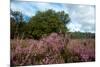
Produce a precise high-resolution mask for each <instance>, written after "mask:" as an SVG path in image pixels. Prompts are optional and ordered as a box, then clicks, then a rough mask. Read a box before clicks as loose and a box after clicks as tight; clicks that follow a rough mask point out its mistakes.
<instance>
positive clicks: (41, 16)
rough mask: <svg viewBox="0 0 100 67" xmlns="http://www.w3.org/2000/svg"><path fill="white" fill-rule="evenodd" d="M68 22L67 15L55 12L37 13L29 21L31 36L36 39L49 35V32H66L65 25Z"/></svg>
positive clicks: (62, 12)
mask: <svg viewBox="0 0 100 67" xmlns="http://www.w3.org/2000/svg"><path fill="white" fill-rule="evenodd" d="M68 22H69V16H68V14H66V13H64V11H61V12H55V11H54V10H51V9H49V10H47V11H44V12H42V11H38V12H37V13H36V15H35V16H33V17H32V18H31V19H30V21H29V26H30V31H31V35H32V36H33V37H34V38H35V39H38V38H40V37H41V36H43V35H44V34H47V35H48V34H50V33H51V32H56V33H59V32H63V33H65V32H66V31H68V29H67V27H66V24H67V23H68Z"/></svg>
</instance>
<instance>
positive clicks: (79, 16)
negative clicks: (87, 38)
mask: <svg viewBox="0 0 100 67" xmlns="http://www.w3.org/2000/svg"><path fill="white" fill-rule="evenodd" d="M11 9H12V10H14V11H20V12H22V13H23V14H24V15H26V16H28V17H31V16H34V15H35V13H36V11H38V10H40V11H45V10H48V9H53V10H55V11H65V12H66V13H68V14H69V16H70V18H71V21H70V23H69V24H67V25H66V26H67V27H68V28H69V30H70V31H72V32H74V31H81V32H93V33H94V32H95V24H96V18H95V6H94V5H78V4H62V3H44V2H34V1H30V2H23V1H12V2H11Z"/></svg>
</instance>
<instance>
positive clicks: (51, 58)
mask: <svg viewBox="0 0 100 67" xmlns="http://www.w3.org/2000/svg"><path fill="white" fill-rule="evenodd" d="M90 61H95V40H94V39H71V38H67V37H63V36H62V35H59V34H57V33H51V34H50V35H49V36H46V37H43V38H41V39H40V40H34V39H12V40H11V65H12V66H13V65H14V66H15V65H40V64H61V63H72V62H90Z"/></svg>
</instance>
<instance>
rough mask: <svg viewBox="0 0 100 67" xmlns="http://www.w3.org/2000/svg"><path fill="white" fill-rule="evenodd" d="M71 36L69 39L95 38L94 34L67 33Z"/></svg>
mask: <svg viewBox="0 0 100 67" xmlns="http://www.w3.org/2000/svg"><path fill="white" fill-rule="evenodd" d="M69 34H70V35H71V38H74V39H75V38H76V39H83V38H95V33H89V32H85V33H83V32H69Z"/></svg>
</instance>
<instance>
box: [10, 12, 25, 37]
mask: <svg viewBox="0 0 100 67" xmlns="http://www.w3.org/2000/svg"><path fill="white" fill-rule="evenodd" d="M10 20H11V21H10V23H11V38H15V37H21V36H22V35H23V33H24V32H25V30H24V29H25V25H26V23H25V21H24V20H23V15H22V13H21V12H19V11H12V10H11V16H10Z"/></svg>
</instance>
